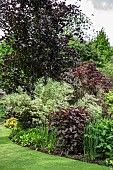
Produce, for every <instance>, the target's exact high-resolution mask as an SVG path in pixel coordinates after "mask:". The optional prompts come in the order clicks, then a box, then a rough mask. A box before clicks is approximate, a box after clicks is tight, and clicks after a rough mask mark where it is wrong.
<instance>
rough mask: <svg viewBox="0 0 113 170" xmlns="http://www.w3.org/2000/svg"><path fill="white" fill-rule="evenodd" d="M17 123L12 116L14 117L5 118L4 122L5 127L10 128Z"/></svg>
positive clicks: (14, 126)
mask: <svg viewBox="0 0 113 170" xmlns="http://www.w3.org/2000/svg"><path fill="white" fill-rule="evenodd" d="M17 124H18V121H17V119H16V118H14V117H11V118H9V119H7V120H6V122H5V123H4V126H5V127H7V128H10V129H12V128H16V127H17Z"/></svg>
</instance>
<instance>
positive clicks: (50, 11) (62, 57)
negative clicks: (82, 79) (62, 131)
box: [0, 0, 89, 89]
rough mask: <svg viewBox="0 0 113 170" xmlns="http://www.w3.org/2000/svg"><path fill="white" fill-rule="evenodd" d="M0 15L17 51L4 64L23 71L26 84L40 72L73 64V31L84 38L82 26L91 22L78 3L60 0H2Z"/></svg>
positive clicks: (53, 74) (54, 74)
mask: <svg viewBox="0 0 113 170" xmlns="http://www.w3.org/2000/svg"><path fill="white" fill-rule="evenodd" d="M0 18H1V20H0V27H1V28H2V30H3V31H4V33H5V39H6V40H7V43H8V41H9V39H10V38H12V37H14V43H13V45H12V48H13V49H14V50H15V54H13V55H11V56H8V57H5V58H4V64H5V66H6V65H7V66H9V68H11V71H12V72H15V73H16V74H18V75H20V72H21V71H23V73H24V78H25V77H26V79H27V84H28V82H30V83H34V82H35V81H36V79H37V78H39V77H41V76H45V77H48V76H51V77H58V75H59V73H60V72H61V71H62V70H63V69H65V68H66V67H67V66H68V67H69V66H70V65H74V63H75V60H76V59H77V57H78V55H77V53H76V51H75V50H72V49H69V48H68V47H67V42H68V41H69V39H70V38H71V37H72V36H73V35H75V36H76V37H78V38H80V40H82V39H83V29H82V28H83V27H85V26H89V25H88V22H86V24H85V21H86V20H87V21H88V19H87V18H86V17H85V15H84V14H83V13H82V12H81V11H80V9H79V7H78V5H77V4H76V3H75V5H66V3H65V1H63V2H59V1H58V0H1V3H0ZM68 30H69V31H68ZM8 35H10V36H9V37H8ZM4 69H5V68H4ZM12 69H13V70H12ZM8 70H10V69H8ZM13 77H14V76H13ZM17 78H18V79H17ZM19 82H21V83H19ZM22 82H23V80H22V76H15V77H14V84H16V85H17V86H18V85H22ZM24 82H26V81H24ZM13 89H14V87H13Z"/></svg>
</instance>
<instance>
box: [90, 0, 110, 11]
mask: <svg viewBox="0 0 113 170" xmlns="http://www.w3.org/2000/svg"><path fill="white" fill-rule="evenodd" d="M88 1H91V2H92V3H93V6H94V8H95V9H99V10H111V9H113V0H88Z"/></svg>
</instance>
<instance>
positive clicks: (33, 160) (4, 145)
mask: <svg viewBox="0 0 113 170" xmlns="http://www.w3.org/2000/svg"><path fill="white" fill-rule="evenodd" d="M9 133H10V130H9V129H6V128H5V127H3V126H2V125H0V170H110V168H109V167H105V166H100V165H96V164H89V163H84V162H80V161H76V160H72V159H68V158H63V157H58V156H53V155H48V154H45V153H40V152H37V151H34V150H30V149H28V148H24V147H21V146H18V145H16V144H14V143H12V142H11V141H10V140H9V139H8V135H9Z"/></svg>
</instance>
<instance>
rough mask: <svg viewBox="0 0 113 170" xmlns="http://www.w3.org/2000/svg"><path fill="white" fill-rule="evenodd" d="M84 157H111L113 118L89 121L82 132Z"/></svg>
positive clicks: (112, 148) (90, 158)
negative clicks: (83, 132)
mask: <svg viewBox="0 0 113 170" xmlns="http://www.w3.org/2000/svg"><path fill="white" fill-rule="evenodd" d="M84 152H85V155H86V159H89V160H95V158H100V159H103V160H105V159H107V158H110V159H113V120H112V119H106V118H105V119H98V120H97V121H96V122H90V124H89V125H88V126H87V127H86V129H85V134H84Z"/></svg>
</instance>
